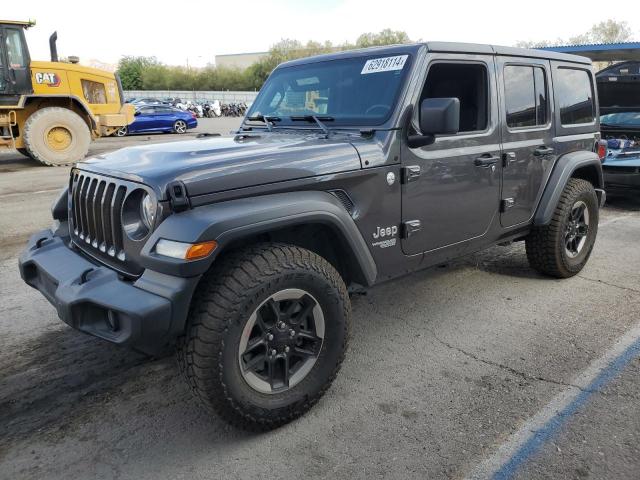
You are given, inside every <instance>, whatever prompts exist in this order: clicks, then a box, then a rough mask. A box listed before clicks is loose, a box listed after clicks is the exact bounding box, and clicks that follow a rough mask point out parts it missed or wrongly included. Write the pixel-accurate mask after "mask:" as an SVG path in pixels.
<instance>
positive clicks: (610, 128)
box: [596, 61, 640, 188]
mask: <svg viewBox="0 0 640 480" xmlns="http://www.w3.org/2000/svg"><path fill="white" fill-rule="evenodd" d="M596 80H597V82H598V97H599V100H600V113H601V116H600V129H601V132H602V140H603V141H602V142H601V147H600V148H601V149H603V150H604V152H602V153H603V154H604V155H603V157H604V158H603V162H602V171H603V174H604V181H605V184H606V185H607V187H608V188H615V187H636V188H640V62H637V61H633V62H624V63H620V64H616V65H613V66H611V67H608V68H606V69H605V70H602V71H600V72H598V73H597V74H596ZM602 153H601V154H602Z"/></svg>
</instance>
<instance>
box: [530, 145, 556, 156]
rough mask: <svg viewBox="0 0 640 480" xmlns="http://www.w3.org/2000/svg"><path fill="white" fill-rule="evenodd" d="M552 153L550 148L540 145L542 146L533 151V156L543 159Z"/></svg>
mask: <svg viewBox="0 0 640 480" xmlns="http://www.w3.org/2000/svg"><path fill="white" fill-rule="evenodd" d="M552 153H553V148H551V147H546V146H544V145H542V146H540V147H538V148H536V149H535V150H534V151H533V154H534V155H535V156H536V157H543V156H545V155H551V154H552Z"/></svg>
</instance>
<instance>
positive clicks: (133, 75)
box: [117, 56, 158, 90]
mask: <svg viewBox="0 0 640 480" xmlns="http://www.w3.org/2000/svg"><path fill="white" fill-rule="evenodd" d="M155 65H158V60H157V59H156V58H155V57H133V56H125V57H122V58H121V59H120V61H119V62H118V70H117V72H118V75H120V79H121V80H122V88H123V89H124V90H140V89H142V88H143V80H142V77H143V72H145V71H146V70H147V69H149V68H150V67H153V66H155Z"/></svg>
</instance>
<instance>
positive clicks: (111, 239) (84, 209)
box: [69, 171, 127, 261]
mask: <svg viewBox="0 0 640 480" xmlns="http://www.w3.org/2000/svg"><path fill="white" fill-rule="evenodd" d="M69 191H70V195H71V203H70V212H69V219H70V220H71V222H70V231H71V234H72V235H73V238H74V241H75V243H76V244H77V245H78V246H79V247H82V248H85V247H90V248H91V249H93V250H95V251H96V252H100V253H102V254H104V255H107V256H109V257H112V258H114V259H117V260H120V261H124V260H125V253H124V241H123V240H124V239H123V231H122V220H121V216H120V214H121V212H122V205H123V203H124V199H125V196H126V193H127V186H126V185H125V184H124V182H120V181H118V180H116V179H112V178H105V177H100V176H98V175H93V174H88V173H86V172H80V171H74V172H73V173H72V177H71V188H70V189H69Z"/></svg>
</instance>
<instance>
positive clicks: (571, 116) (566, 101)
mask: <svg viewBox="0 0 640 480" xmlns="http://www.w3.org/2000/svg"><path fill="white" fill-rule="evenodd" d="M557 72H558V74H557V75H554V78H553V83H554V88H555V96H556V98H557V99H558V100H557V101H558V104H559V106H560V123H562V125H576V124H581V123H591V122H593V119H594V106H593V88H592V85H591V76H590V75H589V72H587V71H586V70H579V69H577V68H565V67H559V68H558V70H557ZM556 77H557V78H556Z"/></svg>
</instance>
